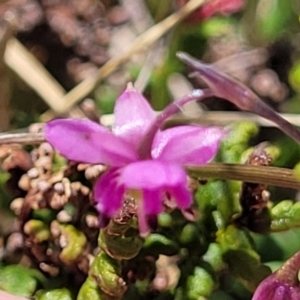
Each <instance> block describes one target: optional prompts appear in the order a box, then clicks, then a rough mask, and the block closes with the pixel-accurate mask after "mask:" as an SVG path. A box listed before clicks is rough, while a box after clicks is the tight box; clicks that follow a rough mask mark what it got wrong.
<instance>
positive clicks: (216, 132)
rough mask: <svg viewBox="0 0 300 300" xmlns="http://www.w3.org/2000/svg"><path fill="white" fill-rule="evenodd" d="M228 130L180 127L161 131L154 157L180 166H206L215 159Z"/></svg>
mask: <svg viewBox="0 0 300 300" xmlns="http://www.w3.org/2000/svg"><path fill="white" fill-rule="evenodd" d="M226 134H227V132H226V130H224V129H221V128H218V127H197V126H179V127H175V128H170V129H167V130H164V131H159V132H158V133H157V134H156V136H155V139H154V141H153V145H152V157H153V158H156V159H159V160H162V161H168V162H176V163H178V164H206V163H208V162H209V161H210V160H212V159H213V158H214V156H215V155H216V153H217V151H218V147H219V143H220V141H221V139H222V138H223V137H224V136H225V135H226Z"/></svg>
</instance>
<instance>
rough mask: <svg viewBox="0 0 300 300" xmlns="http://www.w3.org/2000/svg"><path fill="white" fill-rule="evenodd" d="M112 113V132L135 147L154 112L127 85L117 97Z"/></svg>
mask: <svg viewBox="0 0 300 300" xmlns="http://www.w3.org/2000/svg"><path fill="white" fill-rule="evenodd" d="M114 114H115V124H114V126H113V132H114V133H115V134H116V135H118V136H120V137H122V138H123V139H125V140H126V141H127V142H129V143H131V144H132V145H134V146H135V148H136V147H137V146H138V142H139V140H140V139H141V138H142V136H143V135H144V134H145V132H146V131H147V129H148V128H149V126H150V124H151V123H152V122H153V121H154V119H155V113H154V111H153V110H152V108H151V106H150V105H149V103H148V101H147V100H146V99H145V98H144V97H143V95H142V94H140V93H139V92H138V91H137V90H135V89H134V87H133V86H132V85H128V87H127V89H126V90H125V91H124V92H123V94H122V95H121V96H120V97H119V98H118V99H117V101H116V104H115V109H114Z"/></svg>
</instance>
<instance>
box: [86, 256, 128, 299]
mask: <svg viewBox="0 0 300 300" xmlns="http://www.w3.org/2000/svg"><path fill="white" fill-rule="evenodd" d="M120 273H121V264H120V262H118V261H117V260H114V259H113V258H111V257H109V256H108V255H107V254H106V253H105V252H104V251H101V252H100V253H99V254H98V255H97V256H96V257H95V259H94V261H93V263H92V265H91V269H90V276H91V278H92V279H93V280H95V282H97V284H98V286H99V287H100V288H101V289H102V290H104V291H106V292H107V293H108V294H110V295H113V296H115V297H120V296H122V295H123V294H124V292H125V291H126V285H125V282H124V281H123V280H122V278H121V277H120ZM91 286H92V287H94V284H92V283H91V282H90V281H89V282H88V283H87V287H88V289H89V288H90V287H91ZM93 289H94V288H93ZM91 290H92V289H91ZM96 299H97V298H95V300H96ZM100 299H101V298H100Z"/></svg>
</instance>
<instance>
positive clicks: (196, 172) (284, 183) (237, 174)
mask: <svg viewBox="0 0 300 300" xmlns="http://www.w3.org/2000/svg"><path fill="white" fill-rule="evenodd" d="M186 169H187V171H188V173H189V174H190V175H191V176H192V177H197V178H201V179H209V178H215V179H226V180H228V179H230V180H239V181H244V182H251V183H262V182H263V183H264V184H266V185H273V186H279V187H284V188H290V189H296V190H300V182H299V180H297V179H296V177H295V176H294V173H293V170H291V169H286V168H277V167H268V166H251V165H237V164H222V163H211V164H207V165H204V166H189V167H187V168H186Z"/></svg>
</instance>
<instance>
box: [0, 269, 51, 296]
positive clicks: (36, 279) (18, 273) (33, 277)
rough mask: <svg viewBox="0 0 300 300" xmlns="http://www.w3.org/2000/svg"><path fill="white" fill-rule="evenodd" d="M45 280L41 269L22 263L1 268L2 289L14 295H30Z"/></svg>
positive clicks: (0, 283) (0, 280) (0, 285)
mask: <svg viewBox="0 0 300 300" xmlns="http://www.w3.org/2000/svg"><path fill="white" fill-rule="evenodd" d="M45 280H46V279H45V278H44V277H43V275H42V274H41V273H40V272H39V271H37V270H35V269H29V268H25V267H23V266H21V265H9V266H5V267H1V268H0V289H1V290H4V291H6V292H9V293H12V294H14V295H19V296H24V297H30V296H32V295H33V293H34V292H35V290H36V289H37V288H38V286H39V285H40V284H41V283H42V282H44V281H45Z"/></svg>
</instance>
